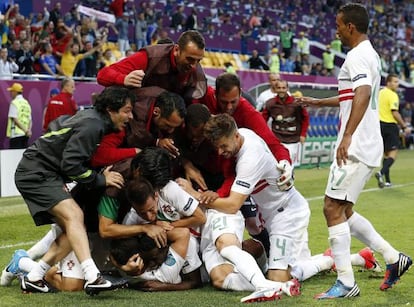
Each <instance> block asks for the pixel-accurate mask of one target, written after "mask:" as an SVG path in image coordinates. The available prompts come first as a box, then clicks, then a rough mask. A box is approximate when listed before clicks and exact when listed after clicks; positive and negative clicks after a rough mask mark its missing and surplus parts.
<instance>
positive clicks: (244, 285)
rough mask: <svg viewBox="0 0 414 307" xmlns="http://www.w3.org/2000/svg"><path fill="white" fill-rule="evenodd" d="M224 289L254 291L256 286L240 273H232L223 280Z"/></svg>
mask: <svg viewBox="0 0 414 307" xmlns="http://www.w3.org/2000/svg"><path fill="white" fill-rule="evenodd" d="M223 290H233V291H254V290H256V289H255V287H254V286H253V285H252V284H251V283H250V282H249V281H248V280H247V279H246V278H245V277H244V276H243V275H242V274H239V273H234V272H232V273H230V274H229V275H227V276H226V278H225V279H224V281H223Z"/></svg>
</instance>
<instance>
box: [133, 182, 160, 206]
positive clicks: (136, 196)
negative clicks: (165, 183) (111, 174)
mask: <svg viewBox="0 0 414 307" xmlns="http://www.w3.org/2000/svg"><path fill="white" fill-rule="evenodd" d="M126 197H127V199H128V202H129V203H131V204H133V205H137V206H143V205H144V204H145V203H146V201H147V199H148V198H150V197H152V198H154V197H155V190H154V188H153V187H152V185H151V183H150V182H149V181H148V180H147V179H145V178H144V177H141V176H139V177H137V178H133V179H131V180H130V181H128V184H127V186H126Z"/></svg>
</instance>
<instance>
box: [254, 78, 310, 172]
mask: <svg viewBox="0 0 414 307" xmlns="http://www.w3.org/2000/svg"><path fill="white" fill-rule="evenodd" d="M275 89H276V93H277V96H275V97H274V98H271V99H269V100H267V101H266V104H265V107H264V108H263V112H262V114H263V118H264V119H265V121H266V122H267V121H268V120H269V119H271V124H270V125H271V127H272V132H273V133H274V134H275V135H276V137H277V138H278V139H279V140H280V141H281V142H282V144H283V145H284V146H285V147H286V148H287V149H288V150H289V153H290V159H291V160H292V165H294V166H299V165H300V160H301V153H302V145H303V144H304V143H305V140H306V134H307V131H308V127H309V114H308V111H307V110H306V109H305V108H304V107H303V106H301V105H300V104H298V103H295V98H294V97H293V96H291V95H290V94H289V92H288V90H289V88H288V83H287V81H285V80H279V81H277V82H276V86H275Z"/></svg>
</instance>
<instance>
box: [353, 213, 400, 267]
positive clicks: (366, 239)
mask: <svg viewBox="0 0 414 307" xmlns="http://www.w3.org/2000/svg"><path fill="white" fill-rule="evenodd" d="M348 225H349V228H350V230H351V235H352V236H354V237H355V238H357V239H358V240H360V241H361V242H362V243H364V244H365V245H367V246H369V247H370V248H372V249H373V250H374V251H376V252H378V253H380V254H381V255H382V256H383V257H384V260H385V262H386V263H388V264H389V263H395V262H397V261H398V257H399V252H398V251H397V250H396V249H394V248H393V247H392V246H391V244H390V243H388V242H387V241H385V240H384V238H383V237H382V236H381V235H380V234H379V233H378V232H377V231H376V230H375V228H374V226H372V224H371V222H370V221H368V220H367V219H366V218H365V217H363V216H362V215H360V214H358V213H357V212H354V213H353V214H352V216H351V217H350V218H349V219H348Z"/></svg>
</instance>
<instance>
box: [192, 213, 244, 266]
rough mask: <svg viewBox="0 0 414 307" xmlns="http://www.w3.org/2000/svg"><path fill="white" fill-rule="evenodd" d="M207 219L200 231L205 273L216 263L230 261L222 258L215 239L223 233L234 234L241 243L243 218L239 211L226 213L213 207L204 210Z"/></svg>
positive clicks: (216, 264)
mask: <svg viewBox="0 0 414 307" xmlns="http://www.w3.org/2000/svg"><path fill="white" fill-rule="evenodd" d="M206 218H207V221H206V223H205V224H204V229H203V231H202V233H201V242H200V250H201V252H202V258H203V262H204V264H205V267H206V270H207V273H208V274H210V272H211V270H212V269H213V268H215V267H216V266H218V265H221V264H224V263H230V262H228V261H227V260H226V259H224V258H223V257H222V256H221V255H220V253H219V252H218V250H217V248H216V245H215V243H216V240H217V238H219V237H220V236H221V235H223V234H234V235H236V237H237V239H238V240H239V242H240V243H241V242H242V241H243V234H244V218H243V215H242V214H241V212H240V211H237V213H236V214H226V213H222V212H219V211H216V210H214V209H208V210H207V211H206Z"/></svg>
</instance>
